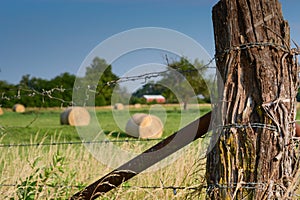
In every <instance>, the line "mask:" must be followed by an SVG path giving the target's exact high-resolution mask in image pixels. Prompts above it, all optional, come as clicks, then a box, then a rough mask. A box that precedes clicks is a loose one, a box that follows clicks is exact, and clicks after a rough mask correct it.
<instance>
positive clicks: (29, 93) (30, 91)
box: [0, 58, 215, 104]
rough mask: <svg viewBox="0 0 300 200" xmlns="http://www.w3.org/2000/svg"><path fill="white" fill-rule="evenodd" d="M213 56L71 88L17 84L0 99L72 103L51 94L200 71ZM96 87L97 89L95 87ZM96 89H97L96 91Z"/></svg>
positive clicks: (145, 81)
mask: <svg viewBox="0 0 300 200" xmlns="http://www.w3.org/2000/svg"><path fill="white" fill-rule="evenodd" d="M214 59H215V58H212V59H211V60H209V62H208V63H207V64H205V65H203V66H201V67H199V68H194V69H186V70H183V69H173V68H172V69H171V68H168V69H167V70H164V71H159V72H149V73H144V74H140V75H133V76H123V77H120V78H117V79H114V80H111V81H108V82H106V83H103V84H101V85H99V84H97V85H93V84H87V85H85V86H75V87H73V88H64V87H63V86H62V85H61V86H57V87H55V88H52V89H41V90H40V91H39V90H37V89H35V88H33V87H26V88H24V87H22V86H18V88H14V89H10V90H9V91H15V95H10V96H8V95H6V92H2V93H1V98H0V100H2V101H4V100H6V101H10V100H13V99H21V98H22V97H35V96H41V97H43V98H44V97H48V98H49V99H54V100H58V101H61V102H62V103H67V104H73V103H74V102H72V101H66V100H64V99H62V98H59V97H56V96H53V94H54V92H59V93H64V92H65V91H78V90H83V91H85V94H86V96H88V93H95V94H96V95H99V94H101V92H102V91H103V90H104V89H105V88H106V87H114V86H116V85H117V84H120V83H125V82H133V81H138V80H143V83H147V81H148V80H150V79H152V78H158V77H162V76H164V75H166V74H167V73H169V72H171V71H174V70H175V71H177V72H178V73H181V74H184V73H195V72H200V71H201V70H204V69H209V68H215V67H214V66H213V67H212V66H210V65H211V64H212V63H213V61H214ZM97 88H98V89H97ZM97 90H98V91H97ZM22 92H25V93H26V94H22Z"/></svg>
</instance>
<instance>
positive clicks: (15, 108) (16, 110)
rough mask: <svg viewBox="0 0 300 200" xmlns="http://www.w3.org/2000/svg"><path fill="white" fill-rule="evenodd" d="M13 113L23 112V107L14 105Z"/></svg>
mask: <svg viewBox="0 0 300 200" xmlns="http://www.w3.org/2000/svg"><path fill="white" fill-rule="evenodd" d="M13 111H14V112H17V113H23V112H25V106H23V105H22V104H15V105H14V107H13Z"/></svg>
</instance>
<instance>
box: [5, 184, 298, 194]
mask: <svg viewBox="0 0 300 200" xmlns="http://www.w3.org/2000/svg"><path fill="white" fill-rule="evenodd" d="M34 186H35V187H43V188H77V189H80V188H84V187H85V185H49V184H42V185H41V184H40V185H34ZM274 186H280V185H279V184H273V185H272V187H274ZM0 187H21V188H26V187H27V186H26V185H20V184H17V183H8V184H5V183H3V184H0ZM30 187H32V185H30ZM237 187H238V188H239V189H246V190H265V189H266V188H267V187H269V184H267V183H255V182H249V183H245V182H240V183H231V184H209V185H207V184H198V185H195V186H162V185H160V186H157V185H149V186H138V185H135V186H129V185H122V186H121V188H124V189H132V188H134V189H143V190H158V189H160V190H172V191H173V195H177V190H194V191H197V190H202V189H208V190H214V189H234V188H237ZM273 191H277V190H273ZM206 193H209V191H207V192H206ZM290 196H293V197H299V196H300V194H297V192H295V193H293V194H290Z"/></svg>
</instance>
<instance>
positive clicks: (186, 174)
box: [0, 105, 210, 199]
mask: <svg viewBox="0 0 300 200" xmlns="http://www.w3.org/2000/svg"><path fill="white" fill-rule="evenodd" d="M209 110H210V107H209V106H207V105H206V106H202V107H200V112H199V108H197V107H191V108H190V109H189V111H181V109H180V107H179V106H164V107H149V106H144V107H142V108H141V109H134V108H130V109H129V112H130V114H133V113H137V112H144V113H151V114H155V115H157V116H159V117H161V118H162V121H164V128H165V129H164V133H163V138H165V137H167V136H168V135H170V134H172V133H173V132H174V131H176V130H178V129H179V128H180V127H182V126H184V125H185V124H187V123H189V122H191V121H193V120H195V118H196V117H197V116H198V115H203V114H204V113H206V112H208V111H209ZM4 112H5V114H4V115H2V116H0V125H1V128H0V133H1V141H0V144H1V145H2V146H1V147H0V148H1V151H2V154H1V156H0V170H1V171H0V175H1V179H0V196H1V197H4V199H66V198H68V197H69V196H70V195H71V194H73V193H74V192H76V191H78V190H79V189H81V188H82V187H83V186H85V185H86V184H89V183H91V182H92V181H94V180H96V179H97V178H100V177H101V176H103V175H104V174H106V173H107V172H109V171H110V170H112V169H111V168H109V167H107V166H106V165H103V164H101V162H99V161H98V160H97V159H95V158H94V157H93V156H92V155H91V154H90V153H89V151H88V150H87V149H86V148H85V146H84V145H82V144H76V143H74V142H78V141H80V140H81V139H80V137H79V135H78V133H77V130H76V128H75V127H70V126H62V125H60V120H59V115H60V113H61V112H62V110H61V109H59V108H57V109H49V110H47V109H27V112H26V113H23V114H20V113H13V112H11V111H9V110H4ZM114 112H115V113H112V112H111V110H110V109H109V108H97V109H96V112H95V113H96V116H95V118H96V119H97V120H98V121H99V123H100V124H101V127H102V129H103V132H104V133H105V134H106V137H107V138H108V139H109V140H127V139H129V140H133V138H128V137H127V136H126V135H125V133H124V132H123V131H122V129H123V127H122V126H123V125H119V124H117V123H115V119H117V120H121V121H122V120H125V119H122V116H126V115H125V112H126V111H114ZM184 112H186V113H184ZM114 115H115V116H114ZM182 116H184V117H183V119H182ZM125 121H126V120H125ZM60 142H65V143H66V144H61V145H57V143H60ZM68 142H73V144H68ZM157 142H158V141H147V142H130V143H128V142H124V143H118V145H119V146H120V147H121V148H122V149H124V150H127V151H134V152H136V153H140V152H142V151H143V150H145V149H147V148H149V147H150V146H152V145H153V144H155V143H157ZM8 144H11V146H10V147H9V146H5V145H8ZM14 144H36V145H29V146H26V145H21V146H20V145H19V146H18V145H17V146H14ZM43 144H44V145H43ZM45 144H52V145H45ZM203 145H204V143H203V140H202V141H201V140H198V141H197V142H194V143H193V144H191V145H189V146H188V147H187V148H185V149H184V150H183V151H182V154H180V155H179V156H178V158H177V160H176V161H174V162H172V163H171V164H170V165H168V166H166V167H163V168H161V169H158V170H155V171H150V172H146V173H144V174H141V175H139V176H137V177H135V178H133V179H132V180H130V181H128V182H127V183H125V184H124V185H123V186H122V187H119V188H118V189H116V190H114V191H112V192H110V193H108V194H106V195H105V197H103V199H141V198H143V199H182V198H188V197H191V196H192V195H193V192H195V190H194V189H191V188H188V187H194V186H197V185H199V184H201V182H202V181H203V180H204V179H203V178H202V177H201V175H203V172H201V170H203V169H204V167H203V166H201V164H204V163H205V160H199V159H200V155H201V154H203V152H204V146H203ZM199 170H200V171H199ZM197 171H199V172H198V173H195V172H197ZM152 186H155V187H152ZM163 186H178V187H179V186H180V189H178V190H176V191H175V190H173V189H163ZM185 188H186V189H185ZM175 193H176V195H175Z"/></svg>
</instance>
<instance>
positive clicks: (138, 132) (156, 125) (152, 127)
mask: <svg viewBox="0 0 300 200" xmlns="http://www.w3.org/2000/svg"><path fill="white" fill-rule="evenodd" d="M125 130H126V133H127V134H128V135H130V136H133V137H138V138H142V139H154V138H160V137H161V136H162V133H163V123H162V122H161V120H160V119H159V118H158V117H156V116H154V115H148V114H144V113H136V114H134V115H133V116H132V117H131V119H129V120H128V122H127V124H126V128H125Z"/></svg>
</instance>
